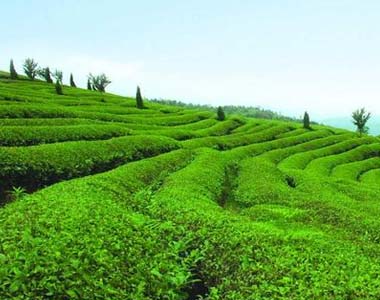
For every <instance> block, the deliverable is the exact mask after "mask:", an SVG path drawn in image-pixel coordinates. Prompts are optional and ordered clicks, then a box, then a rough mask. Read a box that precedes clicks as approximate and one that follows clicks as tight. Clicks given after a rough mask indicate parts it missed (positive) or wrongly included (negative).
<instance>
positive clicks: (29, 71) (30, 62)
mask: <svg viewBox="0 0 380 300" xmlns="http://www.w3.org/2000/svg"><path fill="white" fill-rule="evenodd" d="M23 67H24V72H25V74H26V76H28V78H29V79H31V80H34V79H35V78H36V76H37V75H38V64H37V63H36V62H35V61H34V59H32V58H27V59H25V61H24V64H23Z"/></svg>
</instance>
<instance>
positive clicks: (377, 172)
mask: <svg viewBox="0 0 380 300" xmlns="http://www.w3.org/2000/svg"><path fill="white" fill-rule="evenodd" d="M359 180H360V181H361V182H363V183H369V184H373V185H379V182H380V168H377V169H373V170H369V171H367V172H365V173H363V174H362V175H361V176H360V178H359Z"/></svg>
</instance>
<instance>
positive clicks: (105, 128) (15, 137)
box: [0, 119, 132, 146]
mask: <svg viewBox="0 0 380 300" xmlns="http://www.w3.org/2000/svg"><path fill="white" fill-rule="evenodd" d="M16 120H18V119H16ZM74 120H75V119H74ZM29 121H32V120H29ZM53 121H55V122H56V119H54V120H53ZM68 121H70V119H69V120H68ZM74 122H75V121H74ZM74 122H73V121H72V120H71V122H70V123H69V122H68V123H66V125H65V126H57V124H56V123H55V126H53V127H52V126H46V125H45V126H39V125H35V126H31V122H27V123H25V125H26V124H29V126H2V128H1V131H0V146H31V145H37V144H46V143H56V142H64V141H77V140H89V141H90V140H104V139H109V138H112V137H118V136H123V135H128V134H131V133H132V130H130V129H128V128H127V127H125V126H120V125H112V124H110V125H100V124H96V123H95V124H91V125H90V124H88V125H80V124H78V125H76V126H75V125H72V123H74ZM45 124H46V122H45ZM64 124H65V123H64Z"/></svg>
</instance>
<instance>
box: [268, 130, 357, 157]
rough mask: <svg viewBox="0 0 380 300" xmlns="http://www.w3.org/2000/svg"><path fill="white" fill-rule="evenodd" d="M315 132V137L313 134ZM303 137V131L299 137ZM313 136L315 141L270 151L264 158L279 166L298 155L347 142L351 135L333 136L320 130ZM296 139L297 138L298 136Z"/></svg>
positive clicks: (327, 131)
mask: <svg viewBox="0 0 380 300" xmlns="http://www.w3.org/2000/svg"><path fill="white" fill-rule="evenodd" d="M313 132H315V134H314V135H313V134H312V133H313ZM302 135H303V134H302V131H300V135H298V137H301V138H302ZM311 136H314V137H315V139H314V140H310V141H306V142H302V141H301V143H300V144H297V145H294V146H290V147H283V148H281V149H275V150H272V151H268V152H267V153H264V154H263V155H262V157H263V158H266V159H268V160H270V161H272V162H274V163H276V164H278V163H280V162H281V161H282V160H284V159H286V158H288V157H289V156H291V155H294V154H296V153H303V152H305V151H310V150H313V149H320V148H323V147H326V146H329V145H332V144H335V143H337V142H339V141H342V140H345V139H347V138H348V137H349V136H351V135H350V134H349V135H342V136H341V135H333V134H332V133H331V132H330V131H329V130H318V131H312V132H311ZM294 137H295V138H297V136H294Z"/></svg>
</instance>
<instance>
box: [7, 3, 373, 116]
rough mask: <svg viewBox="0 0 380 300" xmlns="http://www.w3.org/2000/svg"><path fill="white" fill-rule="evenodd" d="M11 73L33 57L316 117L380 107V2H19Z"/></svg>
mask: <svg viewBox="0 0 380 300" xmlns="http://www.w3.org/2000/svg"><path fill="white" fill-rule="evenodd" d="M0 11H1V18H0V27H1V28H2V30H1V33H0V41H1V43H0V69H2V70H8V69H9V60H10V59H11V58H13V59H14V62H15V65H16V69H17V70H18V71H19V72H20V73H21V71H22V62H23V60H24V59H25V58H27V57H32V58H34V59H35V60H36V61H37V62H38V63H39V64H40V65H41V66H49V67H50V68H51V69H53V70H54V69H59V70H62V71H63V72H64V78H65V80H66V82H68V78H69V74H70V72H72V73H73V74H74V79H75V81H76V83H77V85H80V86H82V87H85V84H86V80H87V75H88V74H89V73H90V72H91V73H93V74H99V73H105V74H106V75H107V76H108V77H109V78H110V79H111V80H112V83H111V84H110V86H109V88H108V91H110V92H113V93H117V94H121V95H129V96H133V95H134V94H135V91H136V86H137V85H140V87H141V90H142V93H143V96H144V97H147V98H157V99H175V100H181V101H183V102H191V103H200V104H211V105H229V104H230V105H245V106H260V107H263V108H268V109H272V110H274V111H276V112H279V113H282V114H284V115H288V116H294V117H299V116H301V115H303V112H304V111H308V112H309V114H310V116H311V118H312V119H314V120H322V119H324V118H334V117H344V116H350V115H351V112H352V111H353V110H355V109H357V108H359V107H365V108H367V110H369V111H371V112H372V113H373V114H374V115H380V1H378V0H361V1H358V0H299V1H297V0H276V1H274V0H265V1H263V0H246V1H242V0H234V1H231V0H229V1H227V0H219V1H212V0H192V1H178V0H177V1H174V0H171V1H170V0H160V1H153V0H151V1H148V0H139V1H129V0H127V1H115V0H107V1H102V0H92V1H88V0H75V1H73V0H60V1H55V0H49V1H42V0H33V1H30V0H29V1H28V0H12V1H2V3H1V6H0Z"/></svg>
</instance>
